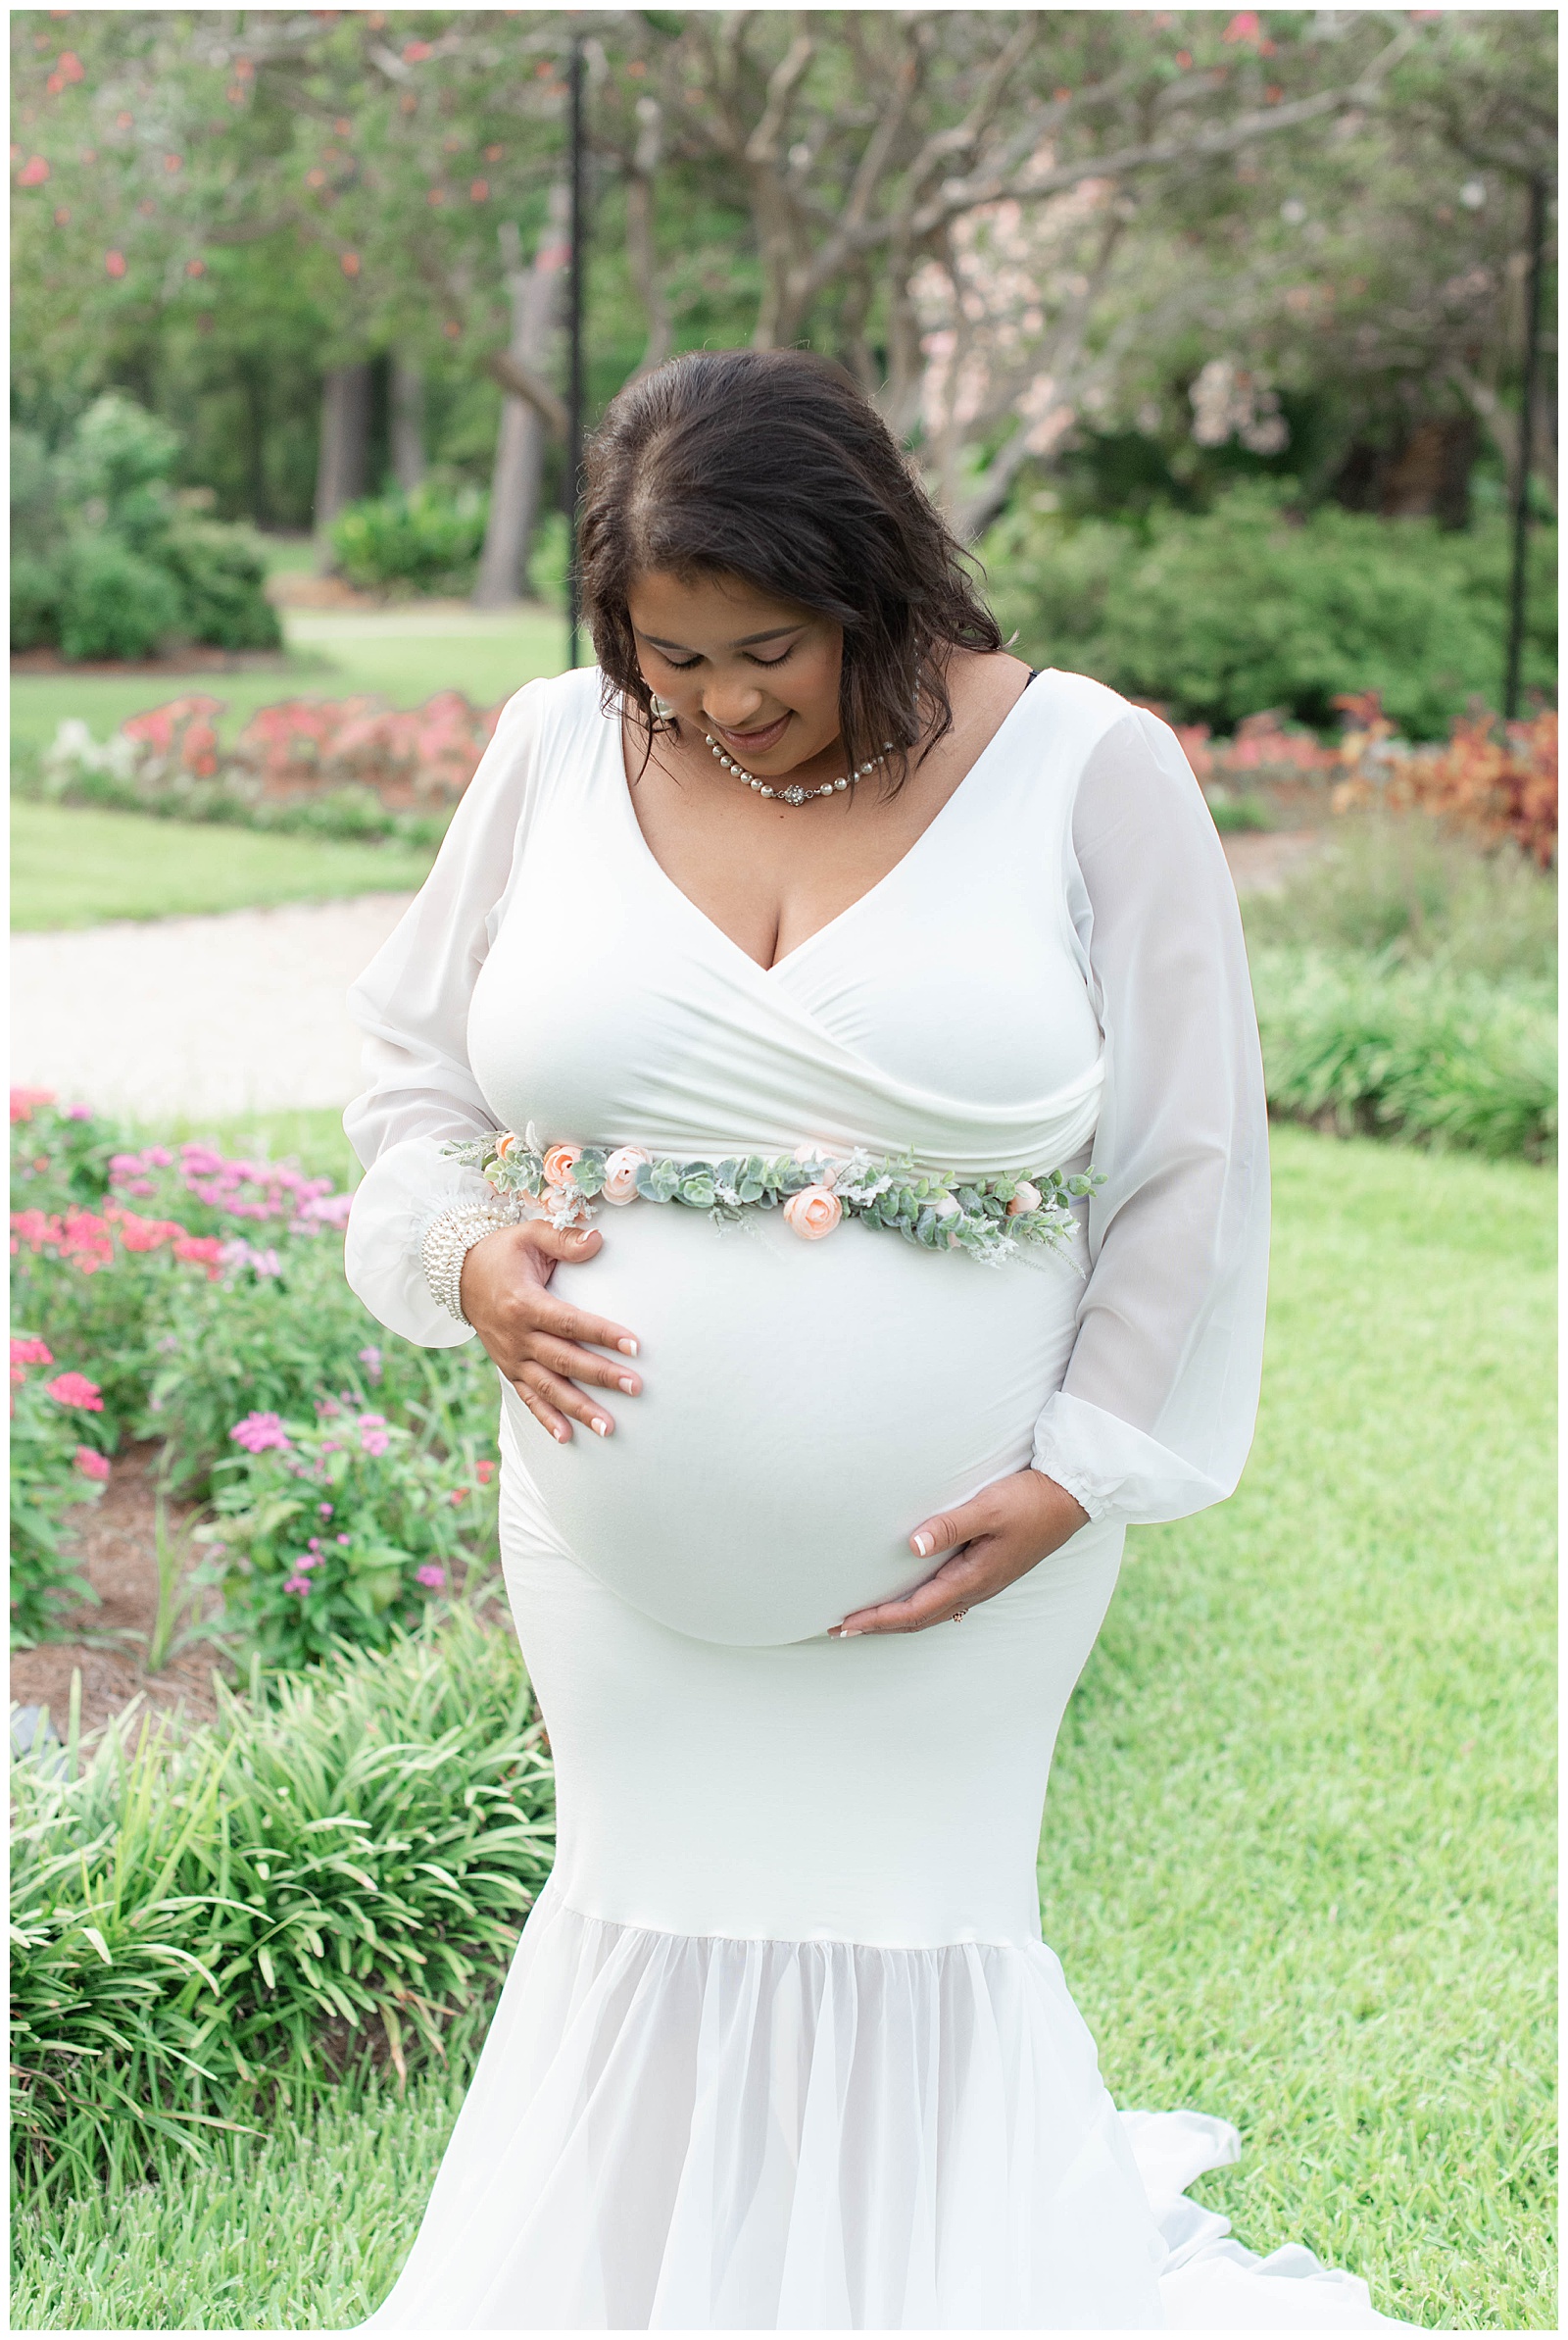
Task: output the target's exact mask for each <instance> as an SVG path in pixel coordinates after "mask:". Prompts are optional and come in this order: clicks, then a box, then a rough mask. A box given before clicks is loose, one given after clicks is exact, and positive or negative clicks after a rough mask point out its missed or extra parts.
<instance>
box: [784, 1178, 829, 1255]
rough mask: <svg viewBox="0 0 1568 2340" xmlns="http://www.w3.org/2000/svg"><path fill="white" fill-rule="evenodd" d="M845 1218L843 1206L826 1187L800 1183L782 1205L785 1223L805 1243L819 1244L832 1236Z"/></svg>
mask: <svg viewBox="0 0 1568 2340" xmlns="http://www.w3.org/2000/svg"><path fill="white" fill-rule="evenodd" d="M843 1217H844V1205H843V1204H842V1203H841V1202H840V1201H839V1198H838V1196H837V1195H836V1194H833V1193H831V1192H830V1191H829V1190H828V1188H827V1187H825V1186H803V1187H802V1188H801V1190H800V1192H799V1193H798V1194H792V1195H791V1196H790V1199H789V1201H788V1202H787V1203H786V1204H785V1206H784V1223H785V1225H786V1226H787V1227H789V1228H790V1229H791V1230H792V1232H794V1233H795V1234H797V1235H799V1236H800V1238H801V1240H802V1241H803V1242H804V1243H818V1242H820V1241H821V1239H822V1237H823V1236H824V1235H831V1234H832V1232H833V1229H834V1228H835V1227H836V1226H837V1225H838V1223H839V1220H841V1219H842V1218H843Z"/></svg>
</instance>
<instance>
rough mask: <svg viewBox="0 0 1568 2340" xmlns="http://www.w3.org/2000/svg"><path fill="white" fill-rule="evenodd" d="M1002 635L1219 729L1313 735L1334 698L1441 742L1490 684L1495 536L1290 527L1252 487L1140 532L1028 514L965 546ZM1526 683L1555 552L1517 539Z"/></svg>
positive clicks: (1328, 512) (1342, 523)
mask: <svg viewBox="0 0 1568 2340" xmlns="http://www.w3.org/2000/svg"><path fill="white" fill-rule="evenodd" d="M982 550H983V552H984V557H985V561H986V565H987V569H988V572H989V573H990V578H991V588H992V600H993V603H994V605H995V607H996V611H997V615H998V617H999V619H1000V620H1001V621H1002V624H1003V631H1004V632H1005V633H1006V632H1010V631H1011V630H1012V628H1013V627H1017V628H1018V630H1019V635H1020V644H1019V647H1020V650H1021V651H1022V652H1025V653H1027V655H1028V656H1029V658H1030V659H1031V660H1033V661H1035V662H1036V663H1040V664H1051V665H1054V666H1060V667H1068V668H1075V669H1078V670H1081V671H1082V672H1086V673H1090V674H1094V675H1096V676H1097V677H1098V678H1099V679H1100V680H1101V681H1102V682H1105V683H1108V684H1110V685H1111V687H1112V688H1113V689H1116V690H1119V691H1124V692H1126V693H1127V694H1128V695H1129V696H1130V697H1133V698H1140V699H1141V698H1155V699H1160V700H1163V701H1165V702H1167V703H1168V704H1169V706H1170V707H1171V708H1172V709H1173V710H1174V711H1175V713H1176V714H1177V715H1178V716H1179V717H1180V718H1182V719H1183V720H1186V721H1190V722H1203V723H1207V724H1209V725H1210V726H1211V727H1212V728H1213V729H1215V730H1220V731H1230V730H1232V729H1234V728H1235V727H1236V725H1237V724H1238V723H1240V722H1242V721H1243V719H1244V718H1246V717H1248V716H1250V715H1255V714H1258V713H1260V712H1261V711H1262V710H1264V709H1267V708H1278V709H1286V710H1288V711H1289V712H1290V713H1291V714H1293V715H1294V716H1296V717H1297V718H1298V719H1299V721H1300V722H1306V723H1312V724H1316V725H1320V726H1322V725H1326V724H1328V723H1329V722H1331V721H1332V720H1333V713H1334V702H1335V700H1336V698H1337V697H1339V696H1340V695H1341V694H1342V693H1347V692H1362V691H1369V690H1375V691H1377V692H1379V693H1381V695H1382V699H1383V703H1384V705H1385V707H1386V708H1387V709H1388V712H1389V714H1390V716H1391V717H1392V718H1393V719H1394V721H1395V722H1396V723H1397V726H1398V728H1399V729H1400V730H1401V731H1403V732H1404V733H1405V734H1406V735H1407V736H1408V737H1410V738H1413V739H1435V738H1440V737H1441V736H1442V735H1443V734H1444V732H1445V731H1446V728H1447V725H1448V722H1449V721H1450V719H1451V718H1452V717H1454V716H1455V715H1457V714H1458V713H1459V712H1461V710H1462V709H1463V708H1464V706H1465V703H1466V701H1467V700H1468V699H1469V698H1470V697H1471V695H1472V694H1475V693H1480V694H1482V695H1483V696H1484V697H1487V698H1489V699H1490V698H1492V697H1494V696H1495V693H1496V691H1497V689H1498V687H1499V681H1500V676H1501V672H1502V661H1503V641H1504V633H1505V623H1506V619H1505V611H1506V575H1507V545H1506V542H1505V538H1504V533H1503V530H1502V528H1501V526H1500V525H1496V526H1493V527H1490V528H1480V529H1476V530H1474V531H1471V532H1470V533H1467V534H1445V533H1443V532H1442V531H1441V530H1440V529H1439V528H1438V527H1437V525H1436V523H1429V522H1426V521H1381V520H1374V519H1369V518H1366V517H1364V516H1362V515H1359V514H1353V513H1348V512H1342V511H1340V510H1338V509H1337V508H1335V507H1324V508H1322V509H1320V510H1318V511H1316V512H1313V513H1312V514H1311V515H1310V516H1309V517H1308V518H1306V519H1305V520H1303V521H1300V522H1294V521H1293V520H1292V519H1291V517H1290V515H1289V514H1288V511H1287V509H1286V508H1285V506H1284V505H1283V504H1282V502H1281V499H1280V496H1279V494H1278V492H1277V491H1276V490H1275V489H1273V488H1270V487H1268V486H1266V485H1262V484H1257V485H1246V486H1240V487H1236V488H1234V489H1232V491H1231V492H1230V493H1229V494H1228V495H1227V496H1225V497H1224V498H1223V499H1222V500H1221V501H1220V502H1219V503H1217V504H1216V505H1215V506H1214V507H1213V509H1212V510H1211V511H1209V512H1206V513H1199V514H1190V513H1181V512H1176V511H1172V510H1170V509H1168V508H1163V507H1161V508H1157V509H1155V510H1154V511H1152V513H1151V514H1150V515H1149V517H1148V520H1147V522H1146V523H1144V524H1142V525H1129V524H1125V523H1117V522H1110V521H1084V522H1081V523H1072V522H1069V521H1066V520H1063V519H1061V518H1059V517H1056V516H1054V515H1051V514H1044V513H1041V512H1039V511H1037V510H1034V509H1032V508H1030V507H1028V506H1025V507H1023V508H1022V509H1019V510H1016V511H1013V512H1011V513H1009V514H1007V515H1006V516H1005V517H1004V519H1003V520H1001V521H1000V522H999V523H997V525H996V526H995V527H994V528H993V529H992V530H991V532H990V534H989V535H988V536H987V538H986V540H985V543H984V546H983V548H982ZM1532 558H1533V565H1534V566H1533V572H1532V585H1531V607H1530V633H1529V644H1528V656H1527V659H1526V664H1525V678H1526V681H1527V682H1528V683H1530V684H1532V685H1534V686H1538V687H1540V688H1542V689H1544V690H1546V691H1552V690H1554V688H1555V683H1556V655H1555V628H1556V605H1555V541H1554V537H1553V535H1552V533H1551V532H1550V531H1548V530H1544V529H1543V530H1540V531H1538V533H1537V535H1536V537H1535V539H1534V550H1533V556H1532Z"/></svg>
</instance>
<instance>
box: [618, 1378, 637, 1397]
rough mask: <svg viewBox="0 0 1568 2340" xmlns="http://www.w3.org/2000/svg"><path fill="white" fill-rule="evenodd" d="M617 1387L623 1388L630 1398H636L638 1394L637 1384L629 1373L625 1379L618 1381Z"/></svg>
mask: <svg viewBox="0 0 1568 2340" xmlns="http://www.w3.org/2000/svg"><path fill="white" fill-rule="evenodd" d="M617 1387H618V1388H621V1389H623V1390H624V1391H625V1392H626V1395H627V1396H628V1397H629V1398H634V1397H635V1396H636V1395H637V1384H636V1382H635V1381H634V1380H633V1379H632V1377H631V1375H630V1374H629V1373H628V1374H627V1376H626V1378H625V1380H624V1381H621V1382H619V1383H617Z"/></svg>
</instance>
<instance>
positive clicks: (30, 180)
mask: <svg viewBox="0 0 1568 2340" xmlns="http://www.w3.org/2000/svg"><path fill="white" fill-rule="evenodd" d="M48 175H49V166H48V164H47V163H46V162H45V161H44V159H43V157H42V155H41V154H35V155H29V156H28V158H27V160H26V162H25V163H24V164H23V166H22V169H21V170H20V171H19V172H18V173H17V184H18V186H19V187H41V186H42V185H43V182H44V180H45V179H46V178H47V177H48Z"/></svg>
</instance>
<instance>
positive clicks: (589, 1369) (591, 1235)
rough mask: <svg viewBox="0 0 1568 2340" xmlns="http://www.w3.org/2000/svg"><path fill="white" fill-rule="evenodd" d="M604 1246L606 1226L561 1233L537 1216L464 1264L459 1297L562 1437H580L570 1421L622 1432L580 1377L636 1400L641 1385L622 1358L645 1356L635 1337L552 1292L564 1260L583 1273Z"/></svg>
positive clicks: (525, 1394) (542, 1418)
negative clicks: (601, 1352) (606, 1352)
mask: <svg viewBox="0 0 1568 2340" xmlns="http://www.w3.org/2000/svg"><path fill="white" fill-rule="evenodd" d="M603 1241H604V1237H603V1235H601V1234H600V1232H599V1230H598V1228H597V1227H588V1228H585V1229H583V1228H575V1227H553V1226H552V1225H551V1224H550V1222H549V1221H548V1220H543V1219H536V1220H528V1221H527V1222H526V1223H525V1224H523V1225H521V1226H512V1227H497V1229H496V1231H495V1233H494V1234H493V1235H485V1236H482V1237H481V1239H480V1240H479V1241H478V1242H477V1243H475V1244H474V1245H473V1246H472V1248H471V1250H470V1251H469V1252H468V1255H467V1257H466V1259H465V1261H464V1263H463V1280H462V1283H461V1285H460V1287H459V1294H458V1296H459V1299H460V1301H461V1303H462V1307H463V1313H464V1315H465V1316H466V1318H467V1319H468V1322H469V1323H470V1324H471V1325H472V1326H473V1329H474V1331H475V1332H476V1333H477V1334H478V1335H479V1338H480V1340H481V1341H482V1342H483V1343H484V1346H485V1348H486V1350H487V1351H488V1353H489V1355H490V1356H491V1357H492V1358H493V1359H494V1360H495V1363H496V1364H497V1366H498V1367H499V1368H500V1369H501V1371H502V1372H503V1373H504V1374H505V1375H506V1378H507V1379H508V1380H509V1381H510V1382H511V1383H512V1386H513V1388H514V1389H515V1391H516V1393H517V1395H518V1397H519V1398H521V1400H522V1402H523V1404H524V1405H525V1406H526V1407H527V1409H528V1411H529V1413H530V1414H531V1415H532V1416H533V1418H534V1419H535V1420H536V1421H538V1422H541V1423H542V1424H543V1425H544V1427H545V1428H546V1429H547V1430H548V1431H549V1432H550V1435H551V1437H552V1438H557V1439H561V1440H563V1441H564V1440H565V1439H568V1438H569V1437H570V1436H571V1420H568V1419H567V1417H568V1416H569V1417H571V1419H574V1420H577V1421H580V1422H583V1423H585V1424H586V1425H587V1427H588V1428H589V1429H590V1430H595V1431H597V1432H598V1434H599V1436H600V1437H601V1438H608V1437H609V1436H610V1433H611V1431H612V1430H613V1428H614V1426H615V1421H614V1417H613V1414H612V1413H611V1412H610V1409H609V1407H608V1406H606V1405H604V1404H603V1403H602V1402H601V1401H599V1400H597V1399H594V1398H590V1397H586V1396H585V1395H584V1394H583V1392H582V1390H580V1389H579V1388H578V1387H577V1384H578V1382H579V1381H586V1382H588V1383H589V1384H590V1385H591V1386H597V1387H599V1388H602V1389H619V1390H623V1391H624V1392H625V1394H626V1396H627V1397H629V1398H634V1397H635V1396H636V1395H637V1393H638V1391H639V1390H640V1389H641V1388H642V1380H641V1377H640V1376H639V1375H638V1374H637V1373H635V1372H633V1371H632V1369H630V1367H629V1366H627V1365H626V1364H625V1363H624V1362H623V1360H624V1359H626V1358H628V1357H635V1356H636V1354H637V1341H636V1336H635V1334H633V1333H630V1332H628V1331H627V1330H626V1327H625V1325H624V1324H612V1323H611V1322H610V1321H609V1320H608V1319H606V1318H604V1317H590V1316H589V1315H587V1313H586V1312H585V1311H584V1310H582V1309H580V1308H572V1307H571V1306H570V1305H569V1303H567V1302H566V1301H564V1300H558V1299H557V1298H556V1296H555V1294H554V1293H553V1292H551V1291H550V1290H549V1288H548V1287H549V1283H550V1278H551V1277H552V1275H554V1273H555V1271H556V1262H557V1261H558V1260H565V1261H567V1262H569V1263H570V1264H571V1265H572V1266H573V1267H575V1266H576V1265H578V1263H579V1262H581V1261H583V1260H591V1259H592V1258H593V1256H594V1253H595V1252H596V1251H597V1250H598V1249H599V1247H600V1245H601V1244H602V1243H603ZM585 1341H591V1342H593V1343H594V1344H596V1346H597V1347H598V1348H601V1349H613V1350H615V1351H617V1352H618V1353H619V1354H618V1357H612V1358H607V1357H599V1356H596V1355H595V1353H594V1350H593V1349H592V1348H584V1347H583V1346H582V1345H581V1344H582V1343H583V1342H585Z"/></svg>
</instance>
